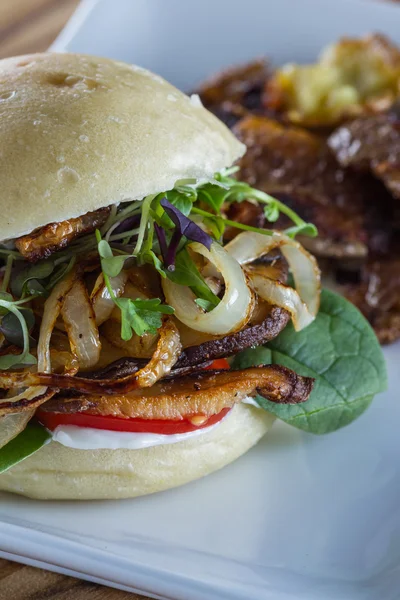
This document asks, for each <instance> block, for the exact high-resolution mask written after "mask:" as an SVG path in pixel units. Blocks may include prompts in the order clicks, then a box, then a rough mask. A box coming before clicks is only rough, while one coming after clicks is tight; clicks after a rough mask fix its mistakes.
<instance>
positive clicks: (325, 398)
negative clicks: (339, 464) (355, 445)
mask: <svg viewBox="0 0 400 600" xmlns="http://www.w3.org/2000/svg"><path fill="white" fill-rule="evenodd" d="M270 363H273V364H274V363H276V364H281V365H284V366H286V367H289V368H290V369H293V370H294V371H296V373H299V374H300V375H308V376H311V377H315V379H316V381H315V385H314V389H313V391H312V393H311V396H310V398H309V399H308V400H307V401H306V402H304V403H302V404H293V405H290V404H276V403H273V402H270V401H268V400H265V399H264V398H261V397H257V402H258V403H259V404H260V406H262V407H263V408H265V410H268V411H269V412H271V413H273V414H274V415H276V416H277V417H278V418H280V419H282V420H283V421H286V423H289V424H290V425H294V426H295V427H298V428H299V429H303V430H304V431H308V432H311V433H328V432H330V431H335V430H336V429H339V428H340V427H343V426H344V425H347V424H348V423H351V421H353V420H354V419H356V418H357V417H358V416H359V415H360V414H361V413H362V412H364V410H365V409H366V408H367V407H368V406H369V404H370V403H371V400H372V398H373V397H374V395H375V394H378V393H379V392H382V391H384V390H385V389H386V388H387V374H386V365H385V360H384V357H383V353H382V350H381V347H380V345H379V343H378V340H377V338H376V336H375V334H374V332H373V330H372V328H371V326H370V325H369V323H368V322H367V321H366V319H365V318H364V317H363V316H362V315H361V313H360V312H359V311H358V310H357V309H356V308H355V307H354V306H353V305H352V304H350V302H348V301H347V300H345V299H344V298H343V297H341V296H338V295H337V294H334V293H333V292H330V291H327V290H324V291H323V292H322V298H321V308H320V311H319V313H318V316H317V318H316V319H315V321H314V322H313V323H311V325H309V326H308V327H307V328H306V329H303V330H302V331H300V332H295V331H294V329H293V327H292V326H291V325H288V326H287V327H286V329H285V330H284V331H282V333H281V334H280V335H279V336H278V337H277V338H276V339H275V340H272V342H270V343H269V344H268V346H267V347H263V346H261V347H259V348H254V349H248V350H244V351H243V352H241V353H240V354H238V355H237V356H236V358H235V360H234V363H233V366H234V368H237V369H239V368H245V367H249V366H252V365H259V364H270Z"/></svg>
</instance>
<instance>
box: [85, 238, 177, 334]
mask: <svg viewBox="0 0 400 600" xmlns="http://www.w3.org/2000/svg"><path fill="white" fill-rule="evenodd" d="M96 239H97V244H98V251H99V254H100V258H101V268H102V271H103V276H104V282H105V284H106V286H107V289H108V291H109V293H110V296H111V298H112V299H113V301H114V303H115V305H116V306H118V308H119V309H120V311H121V338H122V339H123V340H125V341H128V340H130V339H131V338H132V335H133V333H136V335H138V336H142V335H144V334H145V333H152V334H155V333H156V332H157V329H159V328H160V327H161V325H162V316H161V315H162V314H172V313H173V312H174V309H173V308H172V306H168V305H166V304H161V300H160V298H152V299H150V300H140V299H136V300H132V299H131V298H117V297H116V296H115V294H114V291H113V289H112V287H111V284H110V277H115V276H116V275H118V274H119V273H120V272H121V270H122V268H123V265H124V261H125V260H126V259H127V258H131V257H130V256H129V255H123V256H114V255H113V251H112V248H111V246H110V244H109V243H108V242H107V241H106V240H102V239H101V233H100V231H98V230H97V231H96ZM145 252H146V253H147V254H149V253H150V252H151V251H149V250H148V248H145ZM153 256H154V258H156V259H157V257H156V256H155V254H154V253H153ZM157 260H158V259H157Z"/></svg>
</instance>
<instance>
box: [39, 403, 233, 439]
mask: <svg viewBox="0 0 400 600" xmlns="http://www.w3.org/2000/svg"><path fill="white" fill-rule="evenodd" d="M229 410H230V409H229V408H224V409H223V410H221V412H220V413H218V414H217V415H213V416H212V417H210V418H209V419H207V420H206V421H205V422H204V423H202V424H201V425H194V424H193V423H192V422H191V421H189V420H188V419H183V420H181V421H171V420H169V421H168V420H161V419H122V418H120V417H111V416H103V415H88V414H87V413H70V414H68V413H53V412H46V411H44V410H40V409H39V410H38V411H37V412H36V418H37V419H38V420H39V421H40V423H42V425H44V426H45V427H47V429H50V431H53V430H54V429H56V427H58V425H77V426H78V427H93V428H94V429H106V430H108V431H129V432H133V433H161V434H164V435H169V434H172V433H187V432H188V431H196V430H197V429H203V428H204V427H210V425H215V423H218V421H220V420H221V419H222V418H223V417H224V416H225V415H226V414H227V412H228V411H229Z"/></svg>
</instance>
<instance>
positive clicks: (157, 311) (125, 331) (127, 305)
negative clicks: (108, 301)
mask: <svg viewBox="0 0 400 600" xmlns="http://www.w3.org/2000/svg"><path fill="white" fill-rule="evenodd" d="M115 303H116V305H117V306H118V307H119V309H120V310H121V337H122V339H123V340H125V341H128V340H130V339H131V337H132V330H133V331H134V332H135V333H136V335H139V336H142V335H144V334H145V333H152V334H155V333H157V330H158V329H159V328H160V327H161V325H162V316H161V315H162V314H168V315H171V314H173V312H174V309H173V308H172V306H169V305H167V304H161V300H160V299H159V298H152V299H150V300H140V299H137V300H132V299H131V298H118V299H117V300H116V302H115Z"/></svg>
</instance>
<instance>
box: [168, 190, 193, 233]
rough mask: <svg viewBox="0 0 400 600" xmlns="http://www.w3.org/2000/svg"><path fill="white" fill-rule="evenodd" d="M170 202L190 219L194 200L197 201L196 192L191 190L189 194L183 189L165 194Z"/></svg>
mask: <svg viewBox="0 0 400 600" xmlns="http://www.w3.org/2000/svg"><path fill="white" fill-rule="evenodd" d="M165 196H166V198H167V200H168V202H171V204H173V205H174V206H175V207H176V208H177V209H178V210H180V212H181V213H183V214H184V215H185V217H188V216H189V215H190V211H191V210H192V206H193V200H195V199H196V196H197V194H196V192H195V191H194V190H192V189H190V192H189V193H188V192H187V190H186V189H184V190H182V189H181V188H178V189H175V190H170V191H169V192H167V193H166V194H165ZM171 226H172V227H173V223H172V221H171Z"/></svg>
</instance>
